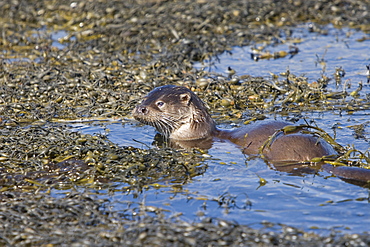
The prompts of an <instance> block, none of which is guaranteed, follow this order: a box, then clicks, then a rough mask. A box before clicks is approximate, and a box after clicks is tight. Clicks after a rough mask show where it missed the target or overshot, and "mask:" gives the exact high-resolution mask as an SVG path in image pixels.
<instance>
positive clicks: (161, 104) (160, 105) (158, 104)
mask: <svg viewBox="0 0 370 247" xmlns="http://www.w3.org/2000/svg"><path fill="white" fill-rule="evenodd" d="M156 104H157V106H158V107H159V108H160V107H162V106H164V102H163V101H158V102H157V103H156Z"/></svg>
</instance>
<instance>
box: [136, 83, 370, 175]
mask: <svg viewBox="0 0 370 247" xmlns="http://www.w3.org/2000/svg"><path fill="white" fill-rule="evenodd" d="M132 114H133V117H134V118H135V119H136V120H138V121H140V122H141V123H144V124H147V125H151V126H153V127H155V128H156V129H157V131H158V132H160V133H161V134H162V135H164V137H165V138H168V139H169V140H170V141H171V142H172V143H175V144H176V145H175V146H176V147H177V146H179V147H182V148H192V147H200V148H203V149H208V148H210V147H211V146H212V142H213V141H214V139H222V140H228V141H230V142H232V143H234V144H236V145H238V146H239V147H241V148H242V151H243V153H245V154H247V155H249V156H255V155H262V157H263V158H265V160H267V161H268V162H270V163H272V164H299V163H305V162H306V163H307V162H311V161H312V159H314V158H321V157H327V156H332V157H335V156H337V155H338V153H337V151H336V150H335V149H334V148H333V147H332V146H331V145H330V144H329V143H328V142H326V141H325V140H323V139H322V138H320V137H319V136H317V135H314V134H310V133H306V132H307V131H306V132H305V133H303V131H302V129H299V128H298V129H297V130H296V131H293V132H292V133H289V134H285V133H284V132H282V131H280V130H282V129H283V128H286V127H289V126H290V125H291V124H290V123H288V122H284V121H275V120H263V121H260V122H257V123H254V124H249V125H246V126H243V127H241V128H238V129H233V130H221V129H219V128H217V127H216V123H215V122H214V120H213V119H212V118H211V116H210V114H209V113H208V111H207V108H206V106H205V105H204V103H203V102H202V101H201V99H200V98H199V97H198V96H197V95H196V94H195V93H194V92H192V91H191V90H190V89H188V88H186V87H183V86H175V85H166V86H161V87H157V88H155V89H153V90H152V91H151V92H149V94H148V95H147V96H146V97H145V98H144V100H143V101H142V102H141V103H140V104H139V105H137V106H136V107H135V108H134V109H133V111H132ZM272 137H273V138H272ZM267 143H268V145H267ZM347 168H348V167H347ZM351 168H353V169H360V170H361V171H362V172H363V173H366V176H364V175H362V176H358V175H356V176H355V177H354V178H353V179H354V180H361V181H365V182H366V181H367V180H370V170H368V169H363V168H355V167H351ZM326 170H328V171H329V172H331V173H338V174H340V175H341V176H342V177H346V178H347V177H349V178H348V179H352V177H351V176H350V175H348V173H350V169H347V170H345V172H341V171H339V170H340V169H339V170H338V168H337V167H336V168H335V169H332V168H330V167H326ZM355 173H358V171H357V170H356V172H355ZM360 173H361V172H360Z"/></svg>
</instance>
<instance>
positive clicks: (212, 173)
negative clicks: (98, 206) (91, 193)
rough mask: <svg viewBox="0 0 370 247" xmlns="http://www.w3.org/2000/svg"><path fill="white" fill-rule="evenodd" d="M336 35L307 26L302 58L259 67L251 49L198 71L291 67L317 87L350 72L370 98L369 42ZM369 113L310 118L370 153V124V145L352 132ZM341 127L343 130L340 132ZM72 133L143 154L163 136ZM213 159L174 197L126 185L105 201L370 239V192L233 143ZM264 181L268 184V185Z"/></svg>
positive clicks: (127, 126) (108, 126)
mask: <svg viewBox="0 0 370 247" xmlns="http://www.w3.org/2000/svg"><path fill="white" fill-rule="evenodd" d="M328 31H329V35H319V34H315V33H309V32H307V31H306V29H305V28H303V27H302V28H297V29H296V30H295V31H294V35H295V36H297V37H300V38H303V39H304V41H303V42H302V43H300V44H297V46H298V48H299V50H300V52H299V53H298V54H297V55H295V56H293V57H291V58H288V57H286V58H281V59H276V60H259V61H257V62H256V61H253V60H252V59H251V58H250V53H249V48H250V47H235V48H234V49H233V51H232V55H230V54H228V53H225V54H222V55H220V56H219V59H220V60H219V63H217V64H213V65H210V63H209V61H208V63H207V62H205V63H203V64H201V63H198V64H195V66H196V67H197V68H198V69H208V70H211V71H214V72H217V73H225V71H226V70H227V67H229V66H230V67H232V68H233V69H234V70H236V71H237V74H238V75H241V74H250V75H253V76H270V75H269V72H273V73H278V72H282V71H285V69H286V68H287V67H289V70H290V71H291V72H292V73H294V74H297V75H300V74H305V75H306V76H307V77H308V78H309V80H311V81H313V80H316V79H317V78H319V77H321V74H322V73H324V74H327V76H330V77H332V75H333V74H334V73H335V70H336V68H338V67H340V66H342V67H343V69H344V70H345V73H346V74H345V77H344V78H343V80H348V83H352V84H353V85H357V84H358V83H359V82H360V81H362V82H363V84H364V88H363V90H362V91H361V92H360V94H362V95H366V94H369V93H370V91H369V85H368V84H367V83H366V80H367V77H366V72H367V70H366V65H368V64H370V52H369V51H370V50H369V47H370V41H369V40H366V41H363V42H359V41H357V40H358V39H360V38H363V37H369V35H366V34H364V33H361V32H357V31H354V30H350V29H344V30H336V29H333V28H331V27H328ZM286 47H287V44H282V45H281V46H280V45H278V46H274V47H267V48H268V49H271V50H272V51H277V50H284V49H286ZM316 55H317V56H316ZM318 58H320V59H323V60H324V61H325V68H324V67H323V63H318ZM341 87H342V88H341ZM329 88H331V89H332V90H343V89H344V87H343V85H339V86H338V85H336V84H335V82H334V81H331V82H330V85H329ZM369 114H370V112H369V110H362V111H356V112H339V111H338V110H336V109H333V110H331V111H327V112H302V115H303V116H304V117H305V118H307V119H310V120H315V122H316V124H317V125H318V126H319V127H321V128H323V129H324V130H325V131H327V132H328V133H329V134H330V135H332V136H334V135H335V136H336V137H337V141H338V142H339V143H340V144H342V145H344V146H346V145H354V146H355V147H356V148H357V149H359V150H361V151H363V152H365V151H366V150H368V148H369V142H368V138H369V133H370V130H369V127H368V125H365V126H366V127H365V132H364V133H365V137H364V138H359V139H356V138H355V137H354V130H353V128H352V127H351V126H353V125H358V124H366V123H367V122H368V121H369V120H370V117H369ZM270 117H271V118H274V117H276V118H278V119H283V118H282V117H280V116H270ZM335 125H336V126H339V127H340V128H336V129H335V130H333V129H332V127H333V126H335ZM226 127H227V126H226ZM71 128H72V129H73V130H74V131H81V132H83V133H85V134H97V133H100V134H106V135H107V136H108V138H109V139H110V140H111V141H113V142H114V143H117V144H119V145H121V146H134V147H139V148H147V146H151V145H152V141H153V138H154V135H155V133H156V132H155V130H154V128H152V127H149V126H142V125H139V124H137V123H136V122H135V121H134V120H127V119H126V120H123V121H122V122H119V121H118V122H99V121H96V122H90V123H75V124H71ZM209 154H210V155H211V156H212V158H213V159H212V160H209V161H208V169H207V171H206V173H204V174H203V175H202V176H198V177H195V178H193V179H192V181H190V182H189V183H188V184H185V185H183V187H182V189H181V190H177V191H174V190H173V188H171V187H170V186H169V187H163V188H159V189H158V188H149V189H148V190H145V191H143V192H142V193H141V194H139V195H138V196H137V197H134V196H133V195H127V194H126V192H124V191H120V190H119V189H120V188H123V187H124V186H125V185H124V184H122V185H120V184H118V185H117V188H116V189H117V190H116V191H115V192H114V193H113V194H112V193H110V194H108V193H106V192H105V191H100V195H99V197H102V198H108V199H109V201H110V202H109V204H110V207H111V208H113V209H114V210H126V209H127V205H126V203H125V202H130V203H134V204H140V203H142V202H145V205H146V206H153V207H159V208H163V209H166V210H168V215H176V214H181V215H182V216H181V218H182V219H185V220H188V221H190V222H193V221H198V220H200V219H202V218H204V217H220V218H222V219H227V220H233V221H237V222H238V223H240V224H247V225H251V226H253V227H260V225H259V223H261V222H263V221H268V222H272V223H281V224H287V225H290V226H295V227H298V228H301V229H303V230H307V231H315V232H317V233H320V234H327V233H329V232H330V231H332V230H336V231H340V232H343V233H362V232H370V204H369V200H370V199H369V190H368V189H366V188H362V187H358V186H356V185H352V184H349V183H346V182H344V181H342V180H340V179H339V178H336V177H332V176H330V174H328V173H325V172H320V173H319V174H305V175H302V176H293V175H291V174H288V173H285V172H279V171H276V170H274V169H271V168H270V167H269V166H268V165H266V164H265V163H264V162H263V161H262V160H259V159H255V160H250V161H248V160H247V159H246V157H245V156H244V155H243V154H242V153H241V151H240V150H239V149H238V148H237V147H235V146H234V145H231V144H228V143H225V142H216V143H215V144H214V145H213V147H212V148H211V149H210V150H209ZM260 177H261V178H263V179H265V180H266V181H267V183H266V184H264V185H261V184H260V182H259V181H260ZM220 202H221V203H220Z"/></svg>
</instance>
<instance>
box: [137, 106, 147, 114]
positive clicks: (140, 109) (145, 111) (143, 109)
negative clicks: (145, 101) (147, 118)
mask: <svg viewBox="0 0 370 247" xmlns="http://www.w3.org/2000/svg"><path fill="white" fill-rule="evenodd" d="M137 112H139V113H142V114H147V113H148V109H147V108H146V107H145V106H138V107H137Z"/></svg>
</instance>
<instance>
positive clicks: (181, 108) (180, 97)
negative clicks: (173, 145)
mask: <svg viewBox="0 0 370 247" xmlns="http://www.w3.org/2000/svg"><path fill="white" fill-rule="evenodd" d="M132 114H133V116H134V118H135V119H136V120H138V121H140V122H142V123H144V124H148V125H151V126H153V127H155V128H156V129H157V131H159V132H160V133H162V134H163V135H164V136H166V137H168V138H171V139H175V140H196V139H203V138H206V137H209V136H210V135H212V133H213V132H214V131H215V130H216V127H215V123H214V122H213V120H212V118H211V117H210V115H209V114H208V112H207V110H206V107H205V105H204V104H203V102H202V101H201V100H200V99H199V98H198V96H197V95H195V94H194V93H193V92H192V91H191V90H189V89H188V88H186V87H180V86H174V85H167V86H162V87H157V88H155V89H154V90H152V91H151V92H150V93H149V94H148V95H147V96H146V97H145V98H144V100H143V101H142V102H141V104H139V105H137V106H136V107H135V109H134V110H133V112H132Z"/></svg>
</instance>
